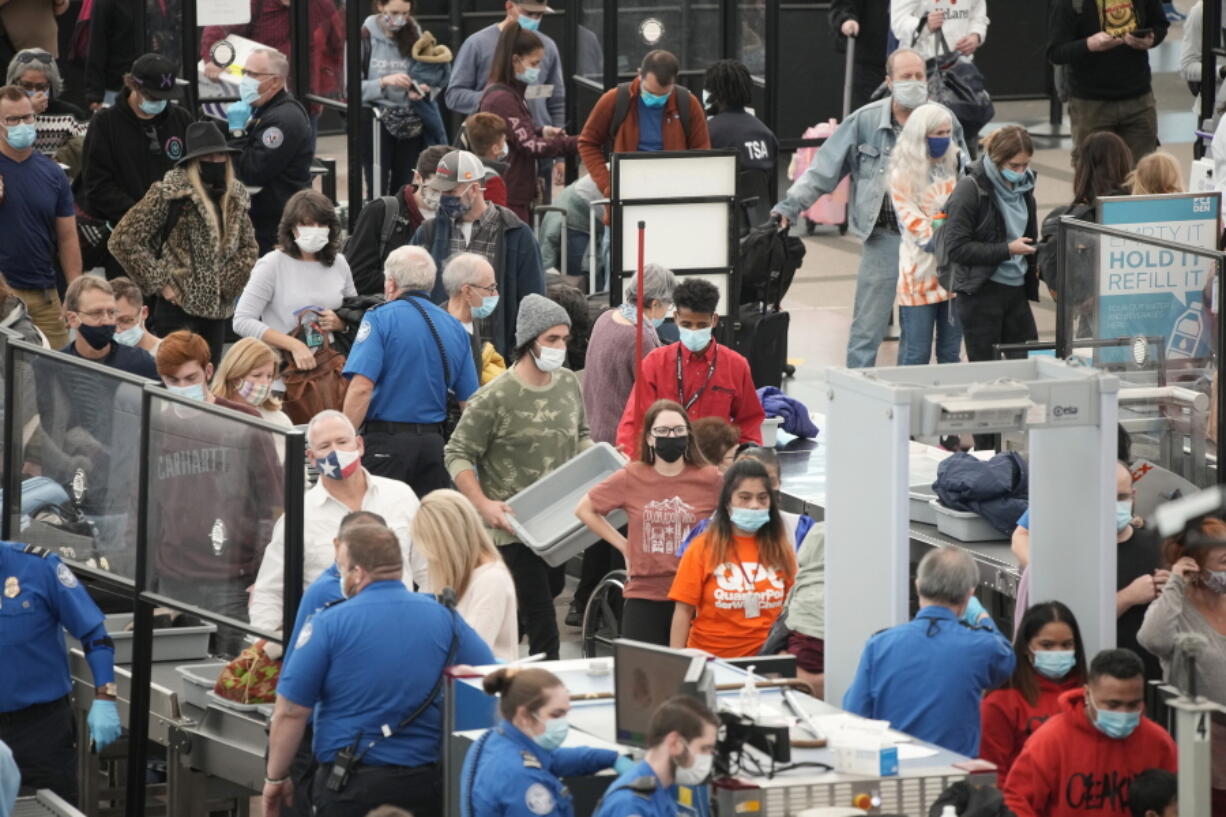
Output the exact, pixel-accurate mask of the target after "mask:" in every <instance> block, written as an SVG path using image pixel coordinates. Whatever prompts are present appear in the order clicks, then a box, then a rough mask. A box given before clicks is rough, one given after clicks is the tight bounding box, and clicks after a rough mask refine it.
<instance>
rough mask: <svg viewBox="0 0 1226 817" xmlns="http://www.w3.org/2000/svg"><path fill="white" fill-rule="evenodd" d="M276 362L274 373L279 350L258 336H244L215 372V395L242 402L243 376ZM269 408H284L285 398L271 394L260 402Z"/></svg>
mask: <svg viewBox="0 0 1226 817" xmlns="http://www.w3.org/2000/svg"><path fill="white" fill-rule="evenodd" d="M269 363H271V364H272V369H273V374H274V376H275V375H276V371H277V353H276V352H274V351H273V349H272V347H271V346H269V345H268V344H267V343H265V342H264V341H262V340H260V339H258V338H243V339H242V340H240V341H239V342H238V343H236V344H234V345H233V346H231V347H230V351H228V352H226V354H225V357H223V358H222V359H221V363H220V364H218V366H217V371H216V372H215V373H214V374H213V384H212V386H211V387H210V388H211V389H212V391H213V394H215V395H217V396H218V397H221V398H223V399H225V400H236V401H238V402H242V397H241V396H240V395H239V394H238V384H239V383H241V382H242V380H243V378H244V377H246V376H247V375H249V374H251V373H252V372H253V371H255V370H256V369H258V368H260V367H261V366H266V365H267V364H269ZM260 408H262V409H264V410H265V411H280V409H281V400H280V399H279V398H277V397H273V396H272V395H271V394H269V395H268V399H267V400H265V401H264V402H263V403H261V404H260Z"/></svg>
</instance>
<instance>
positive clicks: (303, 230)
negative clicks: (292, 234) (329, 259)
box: [294, 227, 328, 254]
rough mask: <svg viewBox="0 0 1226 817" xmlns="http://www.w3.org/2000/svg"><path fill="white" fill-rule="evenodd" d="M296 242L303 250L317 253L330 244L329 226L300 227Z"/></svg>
mask: <svg viewBox="0 0 1226 817" xmlns="http://www.w3.org/2000/svg"><path fill="white" fill-rule="evenodd" d="M294 243H295V244H297V245H298V249H300V250H302V251H303V252H309V253H312V254H314V253H317V252H319V251H320V250H322V249H323V248H324V247H326V246H328V228H327V227H299V228H298V236H297V237H296V238H295V239H294Z"/></svg>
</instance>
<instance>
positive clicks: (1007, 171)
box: [1000, 167, 1026, 184]
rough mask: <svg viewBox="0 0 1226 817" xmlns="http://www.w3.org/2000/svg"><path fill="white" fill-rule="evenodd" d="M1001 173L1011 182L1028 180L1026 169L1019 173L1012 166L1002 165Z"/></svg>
mask: <svg viewBox="0 0 1226 817" xmlns="http://www.w3.org/2000/svg"><path fill="white" fill-rule="evenodd" d="M1000 175H1001V176H1003V177H1004V180H1005V181H1007V182H1009V183H1010V184H1021V183H1022V182H1024V181H1026V171H1024V170H1023V171H1021V172H1020V173H1019V172H1018V171H1016V170H1013V169H1011V168H1008V167H1002V168H1001V169H1000Z"/></svg>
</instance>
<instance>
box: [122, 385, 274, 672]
mask: <svg viewBox="0 0 1226 817" xmlns="http://www.w3.org/2000/svg"><path fill="white" fill-rule="evenodd" d="M244 419H245V418H243V417H242V416H239V415H237V414H235V415H233V416H227V410H224V409H218V410H215V411H208V410H205V409H201V408H197V407H195V406H193V405H191V404H190V403H189V402H188V401H178V400H175V399H173V398H170V397H164V396H162V395H153V396H152V397H151V399H150V409H149V463H148V486H147V488H148V493H149V504H148V508H147V509H146V514H147V515H146V521H147V525H148V542H149V554H148V561H147V564H148V573H147V579H148V582H147V584H146V587H147V588H148V590H149V591H150V592H152V593H155V594H157V595H159V596H162V597H164V598H165V600H167V601H168V602H170V604H171V606H179V605H183V606H189V607H198V608H200V609H201V610H203V611H206V612H209V613H211V614H214V615H217V616H223V617H225V618H226V619H228V620H229V621H231V622H233V626H222V627H220V628H219V629H218V632H217V635H216V642H215V644H214V652H215V654H218V655H226V656H229V655H235V654H237V653H238V652H239V651H240V650H241V649H242V646H243V639H244V634H245V633H248V632H252V631H253V630H254V628H252V627H251V626H250V625H249V617H248V601H249V595H248V594H249V591H250V590H251V589H252V586H253V584H254V583H255V581H256V576H257V573H258V572H259V570H260V565H261V561H262V560H265V559H270V558H271V559H274V560H280V562H281V564H284V552H283V551H277V552H275V553H274V552H271V551H267V547H268V546H269V542H271V541H273V533H274V527H276V523H277V521H278V519H279V518H280V517H281V515H282V512H283V510H284V505H285V492H284V468H283V467H282V465H281V461H280V459H279V458H278V456H277V448H278V446H277V443H278V442H283V440H284V435H283V434H278V433H277V432H275V431H271V430H266V429H264V428H263V427H257V426H256V425H255V424H252V423H249V422H244ZM270 567H271V565H270Z"/></svg>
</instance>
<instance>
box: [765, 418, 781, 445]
mask: <svg viewBox="0 0 1226 817" xmlns="http://www.w3.org/2000/svg"><path fill="white" fill-rule="evenodd" d="M781 425H783V418H782V417H767V418H766V419H765V420H763V421H762V445H763V446H764V447H765V448H774V447H775V443H777V442H778V441H779V426H781Z"/></svg>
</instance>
